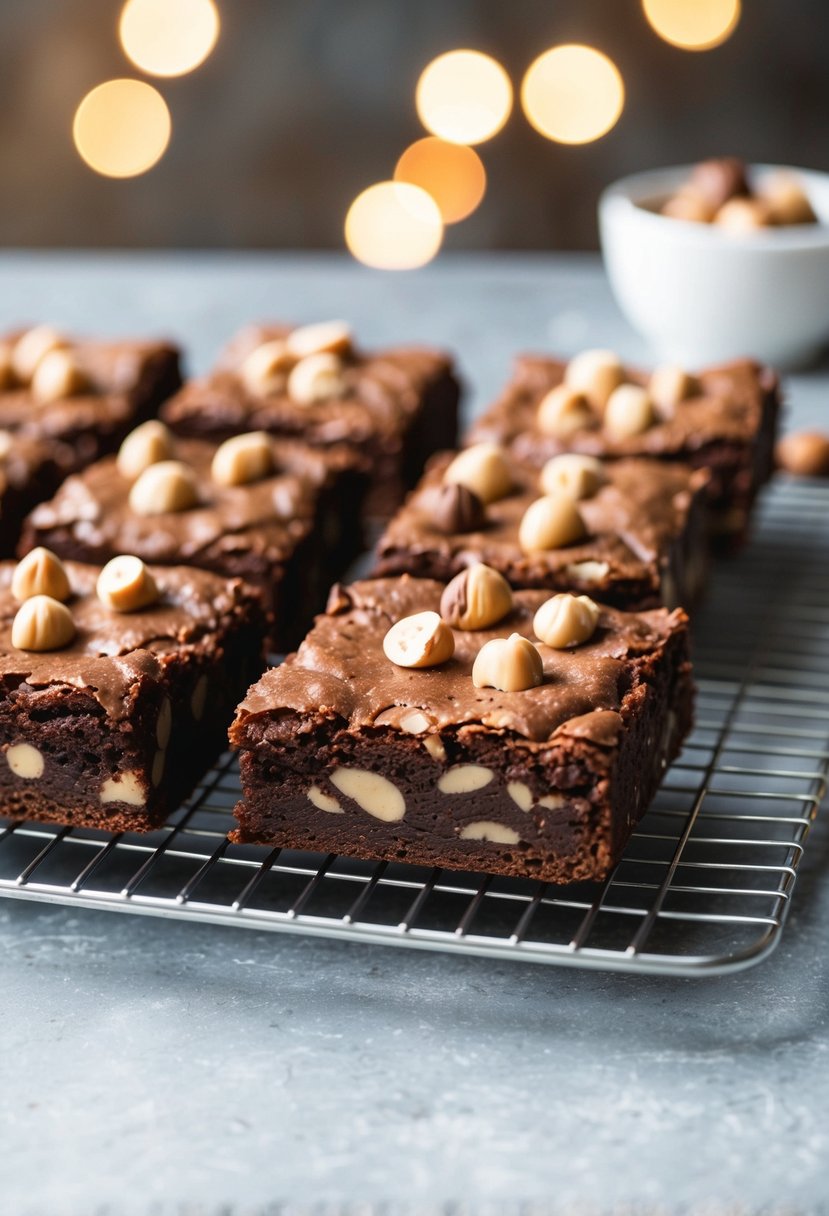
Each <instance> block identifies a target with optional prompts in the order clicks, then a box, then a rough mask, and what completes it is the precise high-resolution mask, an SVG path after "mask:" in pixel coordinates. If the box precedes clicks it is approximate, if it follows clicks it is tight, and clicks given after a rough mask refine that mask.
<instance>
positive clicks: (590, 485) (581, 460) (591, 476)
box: [538, 452, 607, 500]
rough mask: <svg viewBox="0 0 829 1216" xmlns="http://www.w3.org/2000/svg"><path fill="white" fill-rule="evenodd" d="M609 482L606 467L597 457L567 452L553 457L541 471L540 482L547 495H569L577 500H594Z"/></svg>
mask: <svg viewBox="0 0 829 1216" xmlns="http://www.w3.org/2000/svg"><path fill="white" fill-rule="evenodd" d="M606 481H607V474H606V472H605V469H604V465H603V464H602V462H601V461H600V460H597V459H596V457H595V456H579V455H578V454H577V453H575V452H567V453H565V455H563V456H553V458H552V460H548V461H547V463H546V464H545V465H544V468H543V469H542V470H541V474H540V476H539V479H538V482H539V485H540V486H541V489H542V490H543V491H544V493H545V494H554V495H555V494H567V495H568V496H569V497H570V498H575V499H576V500H578V499H580V498H592V497H593V495H594V494H596V493H598V491H599V490H600V489H601V488H602V486H603V485H604V483H605V482H606Z"/></svg>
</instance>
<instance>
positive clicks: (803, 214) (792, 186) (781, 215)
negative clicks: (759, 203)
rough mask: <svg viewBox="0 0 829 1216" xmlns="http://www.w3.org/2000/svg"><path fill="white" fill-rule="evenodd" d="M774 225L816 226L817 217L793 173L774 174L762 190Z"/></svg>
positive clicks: (765, 182) (763, 185)
mask: <svg viewBox="0 0 829 1216" xmlns="http://www.w3.org/2000/svg"><path fill="white" fill-rule="evenodd" d="M759 193H760V197H761V198H762V200H763V202H764V203H765V204H766V206H767V207H768V209H769V212H770V213H771V221H772V223H773V224H814V223H816V221H817V216H816V215H815V213H814V209H813V208H812V204H811V203H810V202H809V198H808V196H807V194H806V192H805V191H804V189H803V187H802V186H801V184H800V182H799V181H798V180H797V178H796V177H795V175H794V174H793V173H773V174H771V176H770V177H767V178H766V180H765V181H764V182H763V184H762V186H761V188H760V192H759Z"/></svg>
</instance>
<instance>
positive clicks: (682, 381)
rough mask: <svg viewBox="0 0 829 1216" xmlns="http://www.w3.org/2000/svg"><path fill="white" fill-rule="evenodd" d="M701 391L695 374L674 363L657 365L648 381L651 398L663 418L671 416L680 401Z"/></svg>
mask: <svg viewBox="0 0 829 1216" xmlns="http://www.w3.org/2000/svg"><path fill="white" fill-rule="evenodd" d="M701 391H702V385H701V384H700V382H699V380H698V379H697V378H696V376H692V375H691V373H690V372H686V371H685V369H684V368H682V367H677V366H676V364H674V363H663V365H662V366H661V367H657V368H656V370H655V371H654V372H653V374H652V375H651V378H650V380H649V381H648V392H649V393H650V395H651V400H652V401H653V403H654V405H655V406H656V408H657V409H658V410H659V412H660V414H662V415H663V417H665V418H670V417H671V416H672V414H673V412H674V410H675V409H676V407H677V406H678V405H679V403H680V401H685V400H686V399H687V398H688V397H696V396H697V395H698V394H699V393H700V392H701Z"/></svg>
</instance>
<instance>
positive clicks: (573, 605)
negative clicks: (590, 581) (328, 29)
mask: <svg viewBox="0 0 829 1216" xmlns="http://www.w3.org/2000/svg"><path fill="white" fill-rule="evenodd" d="M598 620H599V608H598V605H597V604H595V603H594V602H593V600H591V599H590V597H589V596H587V595H568V594H567V593H564V594H562V595H554V596H553V597H552V599H549V600H545V601H544V603H543V604H542V605H541V607H540V608H539V609H538V611H537V612H536V614H535V616H534V617H533V629H534V630H535V632H536V635H537V636H538V637H539V638H540V639H541V641H542V642H544V643H545V645H547V646H552V647H554V648H555V649H556V650H564V649H565V648H566V647H567V646H578V645H579V644H580V643H581V642H586V641H587V640H588V639H589V638H592V636H593V634H594V633H595V631H596V625H597V623H598Z"/></svg>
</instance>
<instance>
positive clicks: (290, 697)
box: [233, 575, 687, 747]
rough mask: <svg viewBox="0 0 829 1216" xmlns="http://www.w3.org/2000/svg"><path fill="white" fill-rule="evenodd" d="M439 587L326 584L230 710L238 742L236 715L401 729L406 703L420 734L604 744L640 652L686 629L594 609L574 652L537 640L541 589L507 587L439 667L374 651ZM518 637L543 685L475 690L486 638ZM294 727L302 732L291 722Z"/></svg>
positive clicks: (651, 615)
mask: <svg viewBox="0 0 829 1216" xmlns="http://www.w3.org/2000/svg"><path fill="white" fill-rule="evenodd" d="M443 589H444V588H443V584H442V583H438V582H435V581H433V580H431V579H413V578H410V577H408V576H407V575H403V576H402V577H401V578H397V579H372V580H367V581H365V582H359V583H355V584H353V585H352V586H349V587H335V588H334V590H333V591H332V594H331V599H330V601H329V606H328V610H327V612H326V613H325V615H323V616H320V617H318V618H317V621H316V623H315V625H314V627H313V629H312V630H311V632H310V634H309V635H308V637H307V638H306V639H305V641H304V642H303V643H302V645H301V646H300V648H299V651H298V652H297V653H296V654H294V655H291V656H290V657H289V658H288V659H287V660H286V661H285V662H284V663H283V664H282V665H281V666H280V667H275V668H272V669H271V670H269V671H267V672H266V673H265V675H264V676H263V677H262V678H261V679H260V681H259V682H258V684H255V685H254V686H253V687H252V688H251V689H250V690H249V692H248V695H247V697H246V698H245V700H244V701H243V702H242V704H241V706H240V707H239V711H238V716H237V721H236V724H235V727H234V732H233V733H234V736H235V738H236V741H237V742H239V741H243V739H244V725H245V722H246V720H249V719H250V718H251V717H255V716H257V715H264V716H266V717H267V716H271V717H275V718H279V717H280V716H282V715H283V714H285V713H292V714H298V715H300V716H301V717H302V718H303V719H305V723H304V724H303V725H305V726H306V727H307V729H314V727H315V726H316V725H317V724H318V723H319V721H320V719H326V718H331V717H338V718H342V719H343V720H344V723H345V724H346V728H347V729H349V730H351V731H361V730H363V729H365V728H370V727H373V726H377V727H390V728H392V729H394V728H397V729H405V726H403V725H401V724H402V723H403V722H404V720H405V718H406V715H407V712H410V711H411V710H412V709H415V708H416V709H418V710H421V711H422V712H423V714H424V715H425V717H426V718H427V719H428V721H429V727H428V730H429V733H435V732H439V731H441V730H443V729H446V728H449V727H465V728H467V729H469V728H471V729H473V730H474V729H489V730H497V731H509V732H513V733H515V734H517V735H520V736H522V737H523V738H524V739H527V740H530V741H531V742H535V743H542V742H545V741H547V740H548V739H550V738H552V737H555V738H561V737H562V736H567V737H570V738H573V737H575V738H579V739H584V740H587V741H588V742H591V743H594V744H596V745H598V746H603V747H612V746H613V745H614V744H615V742H616V739H617V736H618V733H619V729H620V727H621V724H622V717H621V716H620V715H621V712H622V711H623V709H624V700H625V696H626V693H627V692H628V691H629V690H630V689H631V688H632V687H633V686H634V685H635V684H636V683H637V682H638V680H639V678H640V674H639V673H640V669H641V668H642V666H643V662H640V661H639V660H643V661H644V664H646V663H647V658H648V657H649V656H654V657H655V656H657V655H658V654H659V652H661V651H662V649H663V648H664V646H665V645H666V643H667V641H668V640H669V638H670V637H671V635H672V634H674V633H677V632H681V631H684V630H685V628H686V627H687V618H686V617H685V615H684V613H682V612H681V611H675V612H672V613H669V612H667V611H665V610H664V609H657V610H654V611H651V612H641V613H625V612H619V611H617V610H615V609H612V608H605V607H603V608H601V612H600V616H599V621H598V627H597V629H596V632H595V634H594V635H593V637H592V639H591V640H590V641H589V642H586V643H585V644H583V645H581V646H578V647H577V648H576V649H574V650H553V649H552V648H550V647H549V646H545V645H544V644H543V643H540V642H538V641H537V639H536V636H535V634H534V632H533V616H534V615H535V612H536V611H537V609H538V608H539V607H540V606H541V604H543V603H544V602H545V601H546V600H547V599H549V594H548V593H547V592H545V591H516V592H515V606H514V608H513V611H512V612H511V613H510V614H509V615H508V616H506V617H505V618H504V619H503V620H502V621H500V622H499V623H498V625H497V626H495V627H493V628H490V629H481V630H476V631H474V632H471V631H464V630H460V629H456V630H454V631H453V632H454V636H455V653H454V655H453V657H452V658H451V659H449V660H448V661H447V662H445V663H442V664H441V665H440V666H437V667H430V668H426V669H412V668H403V667H397V666H395V664H393V663H391V662H390V661H389V660H388V659H387V658H386V656H385V653H384V651H383V639H384V637H385V635H386V633H387V631H388V630H389V628H390V627H391V625H392V624H394V622H396V621H398V620H400V619H401V618H402V617H406V616H409V615H411V614H413V613H417V612H423V611H427V610H431V611H434V612H437V611H438V610H439V605H440V599H441V594H442V592H443ZM512 633H519V634H521V635H523V636H524V637H526V638H529V639H531V640H533V641H535V642H536V645H537V647H538V650H539V652H540V654H541V657H542V660H543V665H544V681H543V683H542V684H541V685H539V686H538V687H535V688H530V689H527V690H525V691H522V692H501V691H498V690H496V689H493V688H475V686H474V685H473V683H472V679H471V672H472V665H473V663H474V660H475V657H476V655H477V654H478V651H479V650H480V649H481V647H482V646H483V645H484V643H485V642H488V641H489V640H490V639H492V638H506V637H508V636H509V635H510V634H512ZM299 729H300V730H301V729H303V726H302V725H301V726H300V728H299Z"/></svg>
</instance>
